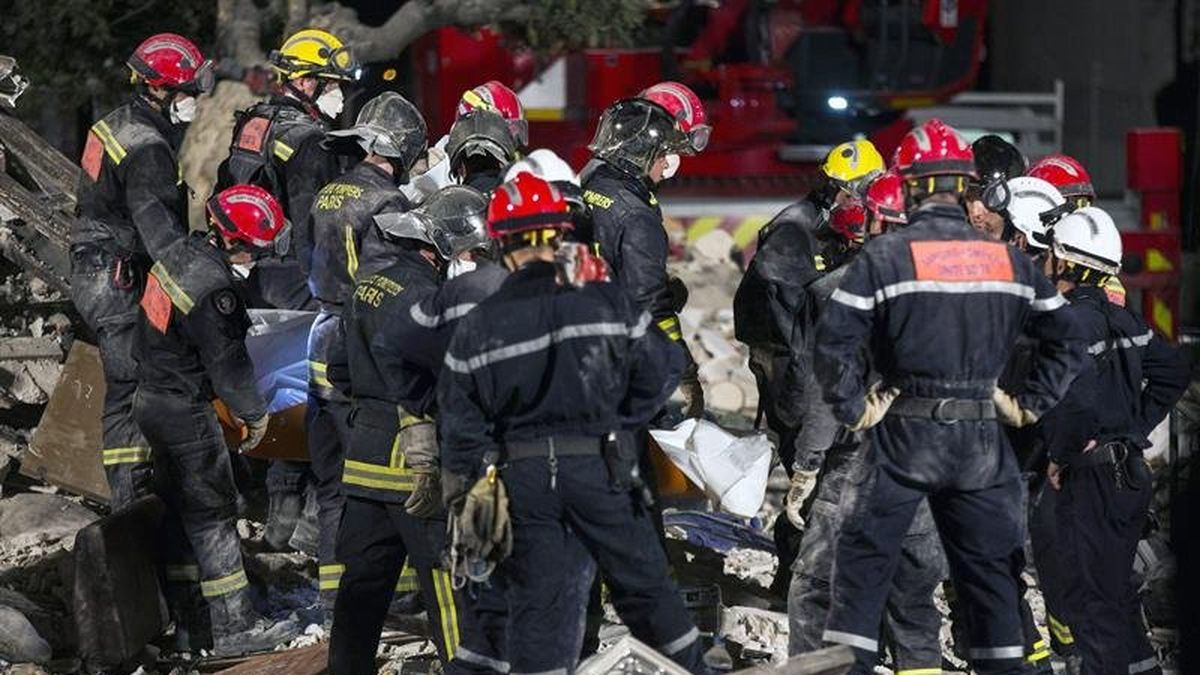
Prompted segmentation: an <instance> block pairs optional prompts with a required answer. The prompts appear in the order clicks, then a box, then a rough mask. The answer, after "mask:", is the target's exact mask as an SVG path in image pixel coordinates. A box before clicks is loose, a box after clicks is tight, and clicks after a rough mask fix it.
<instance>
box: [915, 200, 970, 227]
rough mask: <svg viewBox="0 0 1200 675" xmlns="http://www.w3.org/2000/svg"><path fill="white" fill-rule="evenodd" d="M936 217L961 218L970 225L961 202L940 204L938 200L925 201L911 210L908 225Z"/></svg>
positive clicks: (965, 223)
mask: <svg viewBox="0 0 1200 675" xmlns="http://www.w3.org/2000/svg"><path fill="white" fill-rule="evenodd" d="M934 218H940V219H943V220H947V219H948V220H961V221H962V223H963V225H966V226H969V224H968V222H967V211H966V209H964V208H963V207H962V205H961V204H939V203H937V202H925V203H924V204H922V205H920V206H918V207H917V208H916V209H914V210H912V211H909V213H908V226H909V227H912V226H913V225H916V224H917V223H919V222H920V221H922V220H925V219H934Z"/></svg>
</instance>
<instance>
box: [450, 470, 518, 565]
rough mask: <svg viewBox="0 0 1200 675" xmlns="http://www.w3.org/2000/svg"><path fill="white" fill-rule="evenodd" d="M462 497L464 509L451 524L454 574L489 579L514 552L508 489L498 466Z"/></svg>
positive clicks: (476, 482)
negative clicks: (499, 565)
mask: <svg viewBox="0 0 1200 675" xmlns="http://www.w3.org/2000/svg"><path fill="white" fill-rule="evenodd" d="M464 485H465V481H464ZM460 499H461V502H462V509H461V511H460V512H459V513H458V515H456V516H454V519H453V521H452V523H451V528H452V530H451V531H452V535H451V560H452V567H453V571H454V575H455V577H460V578H461V577H466V578H468V579H470V580H472V581H475V582H482V581H486V580H487V578H488V577H489V576H490V575H491V573H492V571H493V570H494V569H495V568H496V565H498V564H500V563H501V562H503V561H504V559H505V558H507V557H508V556H509V555H510V554H512V546H513V532H512V520H511V518H510V517H509V511H508V491H507V490H506V489H505V486H504V482H503V481H502V480H500V476H499V474H498V473H497V471H496V467H495V465H492V466H489V467H488V470H487V474H486V475H485V476H484V477H483V478H480V479H479V480H477V481H475V484H474V485H472V486H471V488H470V490H469V491H467V492H466V494H465V497H462V498H460Z"/></svg>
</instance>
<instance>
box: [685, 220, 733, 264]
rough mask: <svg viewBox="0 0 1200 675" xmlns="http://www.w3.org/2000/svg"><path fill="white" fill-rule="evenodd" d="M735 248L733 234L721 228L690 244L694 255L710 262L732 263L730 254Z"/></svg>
mask: <svg viewBox="0 0 1200 675" xmlns="http://www.w3.org/2000/svg"><path fill="white" fill-rule="evenodd" d="M733 248H734V244H733V235H731V234H729V233H728V232H726V231H725V230H722V229H720V228H717V229H715V230H713V231H712V232H709V233H708V234H706V235H704V236H703V237H700V238H699V239H697V240H696V241H694V242H692V244H691V245H690V251H691V253H692V255H694V256H696V257H697V258H700V259H701V260H704V261H705V262H709V263H725V262H730V263H731V262H732V258H730V255H729V254H730V253H731V252H732V251H733Z"/></svg>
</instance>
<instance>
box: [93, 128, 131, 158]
mask: <svg viewBox="0 0 1200 675" xmlns="http://www.w3.org/2000/svg"><path fill="white" fill-rule="evenodd" d="M92 131H94V132H96V136H97V137H99V138H100V141H101V142H103V143H104V152H106V153H108V158H109V159H111V160H112V161H113V164H120V163H121V160H123V159H125V155H126V152H125V148H123V147H122V146H121V144H120V143H118V142H117V137H116V136H113V133H112V129H109V128H108V123H107V122H105V121H104V120H100V121H99V122H96V123H95V124H93V125H92Z"/></svg>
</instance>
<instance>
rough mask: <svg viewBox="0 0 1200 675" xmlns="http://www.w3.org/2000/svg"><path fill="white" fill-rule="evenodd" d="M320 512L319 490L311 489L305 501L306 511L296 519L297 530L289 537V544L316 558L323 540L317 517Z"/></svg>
mask: <svg viewBox="0 0 1200 675" xmlns="http://www.w3.org/2000/svg"><path fill="white" fill-rule="evenodd" d="M318 514H319V507H318V505H317V491H316V490H311V489H310V490H309V491H308V499H307V500H306V501H305V502H304V512H303V513H301V514H300V518H299V520H297V521H296V530H295V531H294V532H292V536H291V538H290V539H288V546H291V547H292V548H293V549H295V550H297V551H299V552H301V553H304V554H305V555H310V556H312V557H314V558H315V557H317V547H318V546H319V545H320V541H321V525H320V522H319V521H318V519H317V516H318Z"/></svg>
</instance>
